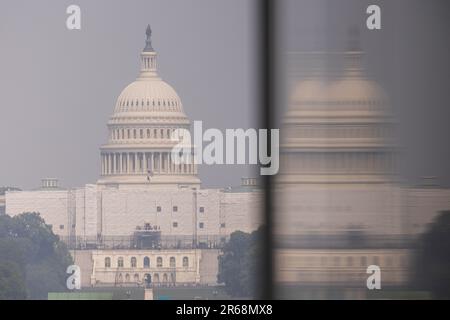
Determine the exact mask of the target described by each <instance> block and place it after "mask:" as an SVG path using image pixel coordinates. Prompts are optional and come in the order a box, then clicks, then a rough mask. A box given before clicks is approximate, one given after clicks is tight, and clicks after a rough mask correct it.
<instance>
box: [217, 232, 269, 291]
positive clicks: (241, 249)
mask: <svg viewBox="0 0 450 320" xmlns="http://www.w3.org/2000/svg"><path fill="white" fill-rule="evenodd" d="M262 232H263V231H262V229H261V228H260V229H258V230H257V231H254V232H252V233H251V234H249V233H245V232H242V231H236V232H233V233H232V234H231V235H230V239H229V241H228V242H227V243H226V245H225V246H224V248H223V249H222V253H221V255H220V256H219V273H218V276H217V278H218V282H219V283H224V284H225V290H226V291H227V293H228V294H230V295H231V296H234V297H248V298H253V297H255V296H256V294H257V292H258V279H259V277H258V275H259V274H260V270H259V267H260V266H261V263H260V261H259V260H260V258H261V257H262V248H261V239H260V237H261V235H262Z"/></svg>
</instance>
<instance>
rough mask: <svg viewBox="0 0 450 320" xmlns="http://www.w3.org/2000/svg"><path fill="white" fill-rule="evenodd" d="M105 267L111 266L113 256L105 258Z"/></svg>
mask: <svg viewBox="0 0 450 320" xmlns="http://www.w3.org/2000/svg"><path fill="white" fill-rule="evenodd" d="M105 268H111V258H110V257H106V258H105Z"/></svg>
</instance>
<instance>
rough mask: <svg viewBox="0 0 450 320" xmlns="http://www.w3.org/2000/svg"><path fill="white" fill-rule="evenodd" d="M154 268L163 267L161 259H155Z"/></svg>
mask: <svg viewBox="0 0 450 320" xmlns="http://www.w3.org/2000/svg"><path fill="white" fill-rule="evenodd" d="M156 266H157V267H158V268H161V267H162V266H163V259H162V258H161V257H158V258H156Z"/></svg>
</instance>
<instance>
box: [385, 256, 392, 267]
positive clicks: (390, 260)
mask: <svg viewBox="0 0 450 320" xmlns="http://www.w3.org/2000/svg"><path fill="white" fill-rule="evenodd" d="M386 265H387V266H388V267H392V266H393V265H394V259H393V258H392V256H388V257H387V258H386Z"/></svg>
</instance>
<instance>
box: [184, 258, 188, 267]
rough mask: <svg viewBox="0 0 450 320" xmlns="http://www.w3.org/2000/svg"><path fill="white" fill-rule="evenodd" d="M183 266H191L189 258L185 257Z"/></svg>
mask: <svg viewBox="0 0 450 320" xmlns="http://www.w3.org/2000/svg"><path fill="white" fill-rule="evenodd" d="M183 267H186V268H187V267H189V258H188V257H183Z"/></svg>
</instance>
